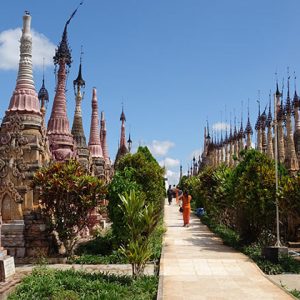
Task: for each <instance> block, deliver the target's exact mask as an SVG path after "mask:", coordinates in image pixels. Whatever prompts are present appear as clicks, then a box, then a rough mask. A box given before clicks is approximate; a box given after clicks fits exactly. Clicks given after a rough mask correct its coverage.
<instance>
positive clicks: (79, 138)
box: [71, 50, 89, 166]
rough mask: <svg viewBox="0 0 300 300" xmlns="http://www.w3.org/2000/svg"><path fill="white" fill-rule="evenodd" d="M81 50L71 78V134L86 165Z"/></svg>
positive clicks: (78, 153)
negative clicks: (72, 108)
mask: <svg viewBox="0 0 300 300" xmlns="http://www.w3.org/2000/svg"><path fill="white" fill-rule="evenodd" d="M82 53H83V52H82V50H81V55H80V64H79V71H78V76H77V78H76V79H75V80H73V87H74V94H75V101H76V106H75V113H74V119H73V125H72V131H71V132H72V135H73V138H74V141H75V142H76V150H77V155H78V158H79V161H80V162H81V163H82V164H83V165H85V166H87V165H88V160H89V150H88V147H87V144H86V137H85V134H84V129H83V125H82V112H81V101H82V100H83V98H84V88H85V81H84V80H83V78H82V71H81V68H82V67H81V65H82Z"/></svg>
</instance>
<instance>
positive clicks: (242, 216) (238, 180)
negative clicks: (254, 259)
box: [231, 150, 275, 243]
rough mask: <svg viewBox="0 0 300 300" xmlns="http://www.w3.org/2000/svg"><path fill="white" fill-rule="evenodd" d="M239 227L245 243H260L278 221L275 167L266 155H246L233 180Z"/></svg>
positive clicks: (256, 153)
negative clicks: (263, 234) (276, 214)
mask: <svg viewBox="0 0 300 300" xmlns="http://www.w3.org/2000/svg"><path fill="white" fill-rule="evenodd" d="M231 180H232V184H233V189H232V195H231V197H232V199H233V205H234V207H235V209H236V225H237V229H238V231H239V233H240V235H241V239H242V240H243V241H244V242H245V243H251V242H254V241H256V240H257V238H258V237H259V235H260V234H261V233H262V232H263V231H264V230H272V229H273V228H274V221H275V165H274V161H273V160H271V159H269V158H268V157H267V156H266V155H264V154H262V153H260V152H258V151H256V150H250V151H247V152H246V153H245V155H244V159H243V160H242V161H241V162H240V163H239V165H238V166H237V167H236V168H235V169H234V171H233V176H232V178H231Z"/></svg>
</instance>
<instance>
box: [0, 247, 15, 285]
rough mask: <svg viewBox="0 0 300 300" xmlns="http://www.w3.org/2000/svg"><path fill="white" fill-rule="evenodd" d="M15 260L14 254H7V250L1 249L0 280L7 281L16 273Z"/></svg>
mask: <svg viewBox="0 0 300 300" xmlns="http://www.w3.org/2000/svg"><path fill="white" fill-rule="evenodd" d="M15 272H16V270H15V261H14V258H13V256H9V255H7V254H6V250H4V249H3V248H2V247H1V249H0V281H1V282H4V281H7V280H8V279H9V278H11V277H12V276H13V275H14V274H15Z"/></svg>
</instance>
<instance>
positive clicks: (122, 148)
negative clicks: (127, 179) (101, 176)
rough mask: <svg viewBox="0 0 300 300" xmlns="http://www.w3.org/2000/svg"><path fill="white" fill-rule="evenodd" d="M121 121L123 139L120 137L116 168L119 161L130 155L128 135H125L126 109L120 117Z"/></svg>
mask: <svg viewBox="0 0 300 300" xmlns="http://www.w3.org/2000/svg"><path fill="white" fill-rule="evenodd" d="M120 121H121V137H120V145H119V149H118V152H117V155H116V159H115V166H116V165H117V164H118V161H119V160H120V159H121V158H122V157H123V156H124V155H126V154H127V153H128V148H127V145H126V133H125V122H126V117H125V114H124V109H123V108H122V113H121V117H120Z"/></svg>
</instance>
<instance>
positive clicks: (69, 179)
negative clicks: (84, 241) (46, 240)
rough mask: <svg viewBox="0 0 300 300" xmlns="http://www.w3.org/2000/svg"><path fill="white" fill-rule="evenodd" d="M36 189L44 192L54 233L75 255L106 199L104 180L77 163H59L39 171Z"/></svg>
mask: <svg viewBox="0 0 300 300" xmlns="http://www.w3.org/2000/svg"><path fill="white" fill-rule="evenodd" d="M32 188H38V189H40V201H41V204H42V214H43V216H44V217H45V218H46V220H47V221H48V225H49V228H50V232H51V233H57V234H58V242H62V243H63V245H64V246H65V249H66V252H67V253H66V254H67V255H68V254H71V253H72V251H73V248H74V245H75V242H76V238H77V236H78V233H79V232H80V231H81V230H82V229H83V228H84V227H86V226H88V225H89V221H90V214H91V213H92V211H93V209H94V208H95V207H97V206H98V204H99V201H100V200H101V199H102V198H103V197H104V195H105V192H106V189H105V186H104V183H103V181H101V180H100V179H98V178H97V177H94V176H89V175H88V174H87V171H86V170H85V169H84V168H83V167H82V166H81V165H80V163H79V162H77V161H75V160H69V161H67V162H57V163H54V164H52V165H50V166H47V167H44V168H42V169H40V170H38V171H37V172H36V173H35V174H34V177H33V180H32Z"/></svg>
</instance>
